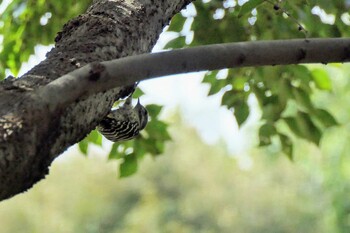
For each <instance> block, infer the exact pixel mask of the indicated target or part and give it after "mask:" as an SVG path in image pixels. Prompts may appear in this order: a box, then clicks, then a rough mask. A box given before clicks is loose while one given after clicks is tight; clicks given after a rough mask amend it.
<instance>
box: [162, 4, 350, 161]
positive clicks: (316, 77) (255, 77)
mask: <svg viewBox="0 0 350 233" xmlns="http://www.w3.org/2000/svg"><path fill="white" fill-rule="evenodd" d="M305 3H306V4H305ZM194 6H195V9H196V11H197V12H196V15H195V16H194V19H192V20H193V23H192V24H191V28H190V30H191V31H192V33H193V40H192V41H191V43H186V40H185V39H184V38H185V37H186V34H184V33H181V32H182V30H183V25H184V24H185V23H186V22H188V21H189V20H190V18H191V17H193V16H189V17H186V16H184V15H177V16H176V17H175V18H174V19H173V21H172V23H171V25H170V27H169V29H168V30H169V31H177V32H179V33H178V37H177V38H175V39H173V40H172V41H170V42H169V43H168V44H167V45H166V47H167V48H181V47H190V46H197V45H203V44H213V43H226V42H238V41H249V40H253V41H254V40H274V39H291V38H304V37H340V36H348V33H349V32H348V30H347V29H348V26H349V25H348V24H347V23H348V22H346V20H344V16H345V15H346V14H347V9H348V7H349V6H347V5H346V2H345V1H341V0H338V1H331V2H330V1H313V0H310V1H306V2H305V1H301V0H297V1H269V0H252V1H247V2H246V3H244V4H243V5H239V4H238V3H237V2H236V1H219V0H211V1H205V2H204V1H203V2H201V1H197V2H195V4H194ZM322 14H323V16H321V15H322ZM324 14H328V16H330V17H331V16H332V17H334V23H329V22H326V20H325V16H324ZM219 73H220V72H218V71H215V72H208V73H207V74H206V75H205V77H204V78H203V83H206V84H209V85H210V90H209V93H208V95H213V94H217V93H221V94H223V95H222V105H224V106H227V108H228V109H232V110H233V114H234V116H235V118H236V120H237V123H238V125H239V126H242V125H243V124H244V123H245V122H246V120H247V118H248V116H249V114H250V109H249V105H248V98H249V97H250V96H255V98H256V99H257V100H258V103H259V106H260V108H261V110H262V117H261V127H260V130H259V140H260V146H268V145H271V144H272V143H273V142H274V141H276V140H274V139H275V138H277V139H278V140H277V141H279V145H280V148H281V150H282V151H283V152H285V154H287V155H288V157H290V158H292V157H293V138H303V139H305V140H307V141H309V142H312V143H315V144H316V145H319V143H320V140H321V137H322V134H323V133H324V132H325V130H326V129H327V128H329V127H332V126H335V125H337V124H338V123H337V121H336V119H335V118H334V117H333V116H332V114H331V113H330V112H329V111H328V110H327V109H326V108H324V107H323V106H322V107H320V106H316V105H315V104H314V103H313V101H312V95H313V94H314V93H315V91H326V92H331V91H332V81H331V77H330V75H329V74H328V72H327V71H325V70H324V69H320V68H317V69H315V68H311V67H310V66H302V65H298V66H279V67H259V68H242V69H234V70H228V71H227V72H226V73H227V75H226V77H224V78H222V77H221V75H218V74H219Z"/></svg>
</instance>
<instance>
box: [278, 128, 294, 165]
mask: <svg viewBox="0 0 350 233" xmlns="http://www.w3.org/2000/svg"><path fill="white" fill-rule="evenodd" d="M278 136H279V138H280V141H281V145H282V151H283V153H285V154H286V155H287V156H288V158H289V159H290V160H293V142H292V140H291V139H290V138H289V137H288V136H286V135H284V134H281V133H279V134H278Z"/></svg>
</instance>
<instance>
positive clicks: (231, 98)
mask: <svg viewBox="0 0 350 233" xmlns="http://www.w3.org/2000/svg"><path fill="white" fill-rule="evenodd" d="M247 94H248V93H247V92H244V91H236V90H230V91H226V92H225V93H224V95H223V96H222V99H221V105H226V106H227V108H232V107H235V105H240V103H241V102H242V101H245V100H246V99H247Z"/></svg>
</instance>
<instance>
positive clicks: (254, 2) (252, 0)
mask: <svg viewBox="0 0 350 233" xmlns="http://www.w3.org/2000/svg"><path fill="white" fill-rule="evenodd" d="M264 1H265V0H249V1H248V2H246V3H244V4H243V5H242V7H241V9H240V11H239V13H238V17H242V16H243V15H245V14H249V13H250V12H251V11H252V10H253V9H254V8H256V7H257V6H259V5H260V4H261V3H263V2H264Z"/></svg>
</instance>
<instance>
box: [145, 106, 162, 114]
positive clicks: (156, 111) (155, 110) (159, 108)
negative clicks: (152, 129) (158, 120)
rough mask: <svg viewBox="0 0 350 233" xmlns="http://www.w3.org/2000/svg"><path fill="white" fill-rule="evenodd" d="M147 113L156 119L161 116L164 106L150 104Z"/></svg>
mask: <svg viewBox="0 0 350 233" xmlns="http://www.w3.org/2000/svg"><path fill="white" fill-rule="evenodd" d="M146 108H147V111H148V113H149V115H150V116H152V117H156V116H158V115H159V113H160V111H162V106H160V105H156V104H149V105H147V106H146Z"/></svg>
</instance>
